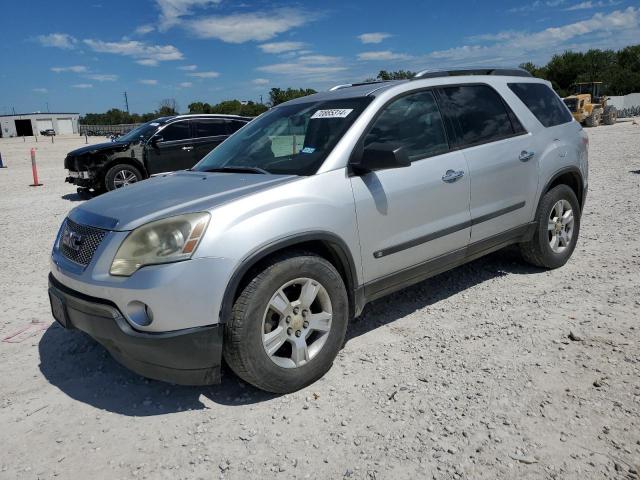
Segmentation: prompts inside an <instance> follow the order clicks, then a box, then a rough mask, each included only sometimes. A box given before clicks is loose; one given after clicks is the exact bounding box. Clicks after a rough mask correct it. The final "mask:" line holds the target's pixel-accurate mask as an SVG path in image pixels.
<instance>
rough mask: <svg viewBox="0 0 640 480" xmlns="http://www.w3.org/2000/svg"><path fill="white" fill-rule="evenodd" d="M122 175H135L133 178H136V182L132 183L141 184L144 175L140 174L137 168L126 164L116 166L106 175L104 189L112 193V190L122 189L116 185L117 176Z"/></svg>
mask: <svg viewBox="0 0 640 480" xmlns="http://www.w3.org/2000/svg"><path fill="white" fill-rule="evenodd" d="M120 174H124V175H127V176H131V175H133V177H135V180H133V181H132V182H131V183H134V182H139V181H140V180H142V173H140V170H138V169H137V168H136V167H134V166H132V165H127V164H125V163H119V164H118V165H114V166H113V167H111V168H110V169H109V170H107V173H106V174H105V175H104V189H105V190H106V191H108V192H110V191H111V190H116V189H117V188H121V187H120V186H118V185H117V184H116V176H118V175H120Z"/></svg>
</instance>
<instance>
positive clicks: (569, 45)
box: [425, 7, 640, 66]
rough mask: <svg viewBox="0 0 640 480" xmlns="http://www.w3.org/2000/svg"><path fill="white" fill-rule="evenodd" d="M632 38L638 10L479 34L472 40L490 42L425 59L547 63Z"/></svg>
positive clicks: (637, 33) (639, 22)
mask: <svg viewBox="0 0 640 480" xmlns="http://www.w3.org/2000/svg"><path fill="white" fill-rule="evenodd" d="M634 37H635V38H640V9H638V8H634V7H628V8H626V9H624V10H616V11H614V12H611V13H609V14H603V13H596V14H595V15H593V16H592V17H591V18H589V19H587V20H582V21H579V22H575V23H569V24H566V25H562V26H559V27H551V28H546V29H544V30H540V31H537V32H514V31H507V32H499V33H497V34H490V35H482V36H479V37H475V38H480V39H484V40H488V41H489V42H490V43H488V44H485V45H463V46H460V47H455V48H450V49H446V50H439V51H434V52H431V53H430V54H428V55H427V56H426V57H425V58H426V60H434V59H435V60H438V62H439V66H444V65H456V64H461V63H465V64H480V63H489V62H493V63H499V64H502V65H506V64H509V63H511V64H518V63H520V62H523V61H528V60H531V61H546V60H547V59H548V58H549V57H550V56H551V55H552V54H553V53H559V52H562V51H564V50H567V49H572V50H584V49H587V48H619V47H622V46H624V45H627V44H628V42H629V39H632V38H634ZM491 42H493V43H491Z"/></svg>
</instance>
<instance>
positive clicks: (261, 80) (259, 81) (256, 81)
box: [251, 78, 269, 85]
mask: <svg viewBox="0 0 640 480" xmlns="http://www.w3.org/2000/svg"><path fill="white" fill-rule="evenodd" d="M251 83H253V84H254V85H268V84H269V80H267V79H266V78H254V79H253V80H251Z"/></svg>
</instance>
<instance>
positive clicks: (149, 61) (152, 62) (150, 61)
mask: <svg viewBox="0 0 640 480" xmlns="http://www.w3.org/2000/svg"><path fill="white" fill-rule="evenodd" d="M136 63H137V64H138V65H144V66H145V67H157V66H158V60H156V59H155V58H143V59H142V60H136Z"/></svg>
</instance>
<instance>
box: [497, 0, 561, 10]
mask: <svg viewBox="0 0 640 480" xmlns="http://www.w3.org/2000/svg"><path fill="white" fill-rule="evenodd" d="M564 2H565V0H546V1H543V0H535V1H534V2H531V3H528V4H526V5H523V6H521V7H513V8H510V9H509V10H507V11H508V12H510V13H528V12H535V11H536V10H542V9H545V8H547V9H548V8H555V7H558V6H560V5H562V4H563V3H564Z"/></svg>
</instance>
